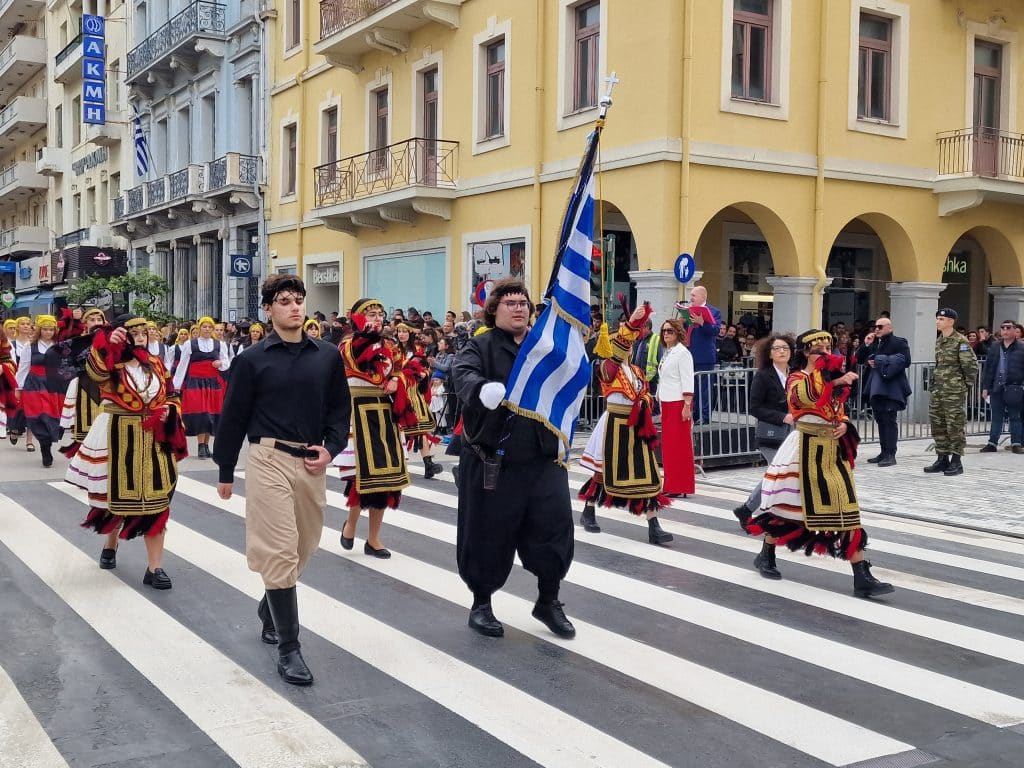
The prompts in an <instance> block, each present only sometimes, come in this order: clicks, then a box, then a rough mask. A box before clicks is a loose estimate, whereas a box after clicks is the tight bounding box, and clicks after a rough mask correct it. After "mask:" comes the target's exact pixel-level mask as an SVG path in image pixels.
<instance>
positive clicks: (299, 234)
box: [295, 24, 341, 280]
mask: <svg viewBox="0 0 1024 768" xmlns="http://www.w3.org/2000/svg"><path fill="white" fill-rule="evenodd" d="M311 26H312V25H311V24H304V25H303V29H302V35H303V40H302V71H301V72H299V74H298V75H296V76H295V83H296V85H297V86H298V88H299V128H298V129H297V132H298V131H299V130H301V131H305V129H306V125H305V120H306V118H307V113H306V96H307V94H306V73H307V72H309V64H310V59H309V53H310V46H311V44H312V43H311V39H310V38H311V35H310V33H309V30H310V27H311ZM338 119H339V121H340V119H341V114H340V113H339V115H338ZM338 130H341V125H340V123H339V126H338ZM296 144H297V146H298V152H297V154H298V157H296V158H295V205H296V207H297V208H298V211H299V215H298V216H297V217H296V223H295V228H296V232H295V234H296V238H295V271H296V272H297V273H298V276H299V279H301V280H305V277H304V275H305V274H306V270H305V258H304V257H305V252H304V249H305V243H304V242H303V238H304V235H305V229H303V227H302V223H303V221H305V218H306V181H305V179H306V172H305V169H306V153H305V152H303V151H302V150H303V144H304V142H303V141H302V133H298V135H297V136H296Z"/></svg>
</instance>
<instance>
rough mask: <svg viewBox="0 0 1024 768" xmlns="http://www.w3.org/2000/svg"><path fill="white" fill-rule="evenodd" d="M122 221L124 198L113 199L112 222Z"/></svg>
mask: <svg viewBox="0 0 1024 768" xmlns="http://www.w3.org/2000/svg"><path fill="white" fill-rule="evenodd" d="M122 219H124V198H123V197H115V198H114V221H121V220H122Z"/></svg>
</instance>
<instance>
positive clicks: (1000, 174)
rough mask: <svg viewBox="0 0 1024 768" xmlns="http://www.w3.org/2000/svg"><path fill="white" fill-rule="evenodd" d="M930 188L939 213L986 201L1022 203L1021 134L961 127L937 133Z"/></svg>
mask: <svg viewBox="0 0 1024 768" xmlns="http://www.w3.org/2000/svg"><path fill="white" fill-rule="evenodd" d="M937 148H938V155H939V160H938V175H937V176H936V179H935V183H934V185H933V191H934V192H935V194H937V195H938V197H939V215H941V216H949V215H951V214H953V213H956V212H957V211H962V210H965V209H968V208H975V207H977V206H978V205H981V204H982V203H983V202H984V201H986V200H996V201H1002V202H1011V203H1017V204H1019V205H1024V134H1019V133H1011V132H1009V131H1001V130H998V129H995V128H964V129H962V130H956V131H945V132H943V133H940V134H939V135H938V139H937Z"/></svg>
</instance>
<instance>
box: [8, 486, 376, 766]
mask: <svg viewBox="0 0 1024 768" xmlns="http://www.w3.org/2000/svg"><path fill="white" fill-rule="evenodd" d="M51 485H52V486H54V487H57V488H60V489H61V490H65V491H66V492H68V494H69V495H71V496H73V497H75V498H76V499H78V500H79V501H80V502H82V503H83V504H85V503H87V502H86V497H85V493H84V492H79V491H78V489H75V488H72V487H71V486H68V485H64V484H62V483H51ZM0 505H2V506H3V509H4V513H3V514H2V515H0V533H2V534H3V536H2V538H3V541H4V543H5V544H6V546H7V548H8V549H10V550H11V552H12V553H13V554H14V555H15V556H16V557H17V558H18V559H19V560H21V561H22V562H23V563H24V564H25V565H26V566H27V567H28V568H29V569H30V570H31V571H32V572H33V573H35V574H36V575H37V576H38V577H39V578H40V579H41V580H42V581H43V582H44V583H45V584H46V585H47V586H48V587H49V588H50V589H52V590H53V591H54V593H56V594H57V596H58V597H60V598H61V600H63V601H64V602H65V603H67V605H68V606H69V607H70V608H71V609H72V610H73V611H74V612H75V613H77V614H78V615H79V616H81V617H82V619H84V620H85V621H86V622H87V623H88V624H89V625H90V626H91V627H92V629H93V630H94V631H95V632H97V633H98V634H99V635H100V636H101V637H102V638H103V639H104V640H105V641H106V642H107V644H108V645H110V647H111V648H112V649H113V650H114V651H116V652H117V653H118V654H120V655H121V656H122V657H123V658H124V659H125V660H126V661H127V662H128V663H130V664H131V665H132V666H134V667H135V668H136V669H138V670H139V672H140V673H141V674H143V675H144V676H145V677H146V678H147V679H148V680H149V681H150V682H151V683H152V684H153V685H154V686H156V688H157V689H159V690H160V692H161V693H162V694H163V695H164V696H166V697H167V699H168V700H170V701H171V702H172V703H173V704H174V705H175V706H176V707H177V708H178V709H179V710H180V711H181V712H182V713H184V714H185V716H187V717H188V718H189V719H190V720H192V722H194V723H195V724H196V726H197V727H198V728H200V729H201V730H202V731H203V732H204V733H206V734H207V735H208V736H209V737H210V738H211V739H212V740H213V741H214V742H216V743H217V745H218V746H219V747H220V748H221V749H222V750H223V751H224V753H225V754H227V755H228V756H229V757H230V758H231V759H232V760H234V761H235V762H236V763H238V765H239V766H240V767H241V768H265V766H268V765H288V766H294V767H295V768H304V767H305V766H309V767H310V768H312V767H313V766H317V767H319V766H324V765H332V766H339V767H340V766H365V765H366V762H365V761H364V760H363V759H362V758H361V757H360V756H359V755H358V754H357V753H356V752H355V751H354V750H353V749H352V748H351V747H349V746H348V745H347V744H345V743H344V742H343V741H341V740H340V739H339V738H337V737H336V736H335V735H334V734H332V733H331V732H330V731H328V730H327V729H326V728H324V726H323V725H321V724H320V723H319V722H317V721H316V720H315V719H313V718H312V717H310V716H309V715H307V714H306V713H304V712H302V711H301V710H300V709H298V707H296V706H294V705H293V704H291V703H289V702H288V701H286V700H285V699H284V698H283V697H281V696H280V695H279V694H278V693H276V692H275V691H273V690H272V689H270V688H269V687H267V686H266V685H265V684H264V683H262V682H260V681H259V680H257V679H256V678H255V677H253V676H252V675H251V674H249V673H248V672H247V671H246V670H244V669H243V668H242V667H240V666H238V665H237V664H235V663H234V662H232V661H231V660H230V659H229V658H228V657H226V656H224V655H223V654H222V653H220V652H219V651H218V650H217V649H216V648H214V647H213V646H212V645H210V644H209V643H207V642H205V641H204V640H203V639H202V638H200V637H199V636H198V635H196V634H195V633H194V632H192V631H191V630H189V629H188V628H186V627H184V626H183V625H182V624H180V623H179V622H178V621H176V620H175V619H173V618H172V617H170V616H168V615H167V614H166V613H165V612H164V611H162V610H161V609H160V608H159V607H158V606H157V605H155V604H154V603H152V602H150V601H149V600H147V599H146V598H145V597H143V596H142V595H140V594H138V593H137V592H136V591H135V590H133V589H132V588H131V587H129V586H128V585H127V584H125V583H124V582H123V581H121V580H120V579H119V578H118V577H117V576H116V575H114V574H113V573H112V572H111V571H103V570H100V569H98V568H97V567H96V561H95V560H94V559H93V558H91V557H88V556H87V555H85V554H84V553H83V552H82V551H81V550H79V549H78V548H77V547H75V545H73V544H71V543H70V542H69V541H67V540H66V539H65V538H63V537H62V536H60V535H59V534H57V533H56V532H55V531H53V530H52V529H51V528H49V527H48V526H46V525H45V524H44V523H42V522H41V521H39V520H38V519H37V518H36V517H34V516H33V515H32V514H31V513H30V512H29V511H28V510H26V509H25V508H24V507H22V506H21V505H19V504H17V503H16V502H14V501H13V500H12V499H9V498H7V497H6V496H0ZM260 593H262V590H260ZM197 669H201V670H202V674H201V675H199V674H196V670H197Z"/></svg>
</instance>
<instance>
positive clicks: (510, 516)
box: [452, 278, 576, 638]
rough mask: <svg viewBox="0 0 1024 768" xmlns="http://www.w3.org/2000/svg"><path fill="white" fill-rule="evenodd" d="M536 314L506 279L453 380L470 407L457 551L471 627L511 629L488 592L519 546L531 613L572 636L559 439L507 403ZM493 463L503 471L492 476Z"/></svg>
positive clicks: (516, 283) (518, 284)
mask: <svg viewBox="0 0 1024 768" xmlns="http://www.w3.org/2000/svg"><path fill="white" fill-rule="evenodd" d="M532 316H533V305H532V304H531V303H530V296H529V294H528V293H527V291H526V286H525V285H524V284H523V282H522V281H520V280H516V279H513V278H506V279H503V280H499V281H498V282H496V283H495V284H494V288H493V289H492V291H491V295H490V296H489V297H488V299H487V303H486V306H485V308H484V323H485V324H486V325H487V326H488V328H490V330H489V331H487V332H486V333H482V334H480V335H479V336H476V337H474V338H473V339H471V340H470V341H469V343H468V344H467V345H466V347H465V349H463V350H462V351H461V352H460V353H459V354H458V355H457V356H456V358H455V366H454V368H453V370H452V378H453V380H454V384H455V391H456V392H457V393H458V396H459V400H460V401H461V403H462V407H463V411H462V419H463V433H462V437H463V449H462V454H461V456H460V459H459V467H460V477H459V520H458V536H457V541H456V556H457V558H458V563H459V575H460V576H461V577H462V580H463V581H464V582H466V585H467V586H468V587H469V588H470V590H472V592H473V607H472V608H471V609H470V613H469V626H470V627H471V628H472V629H473V630H475V631H476V632H479V633H480V634H482V635H487V636H489V637H501V636H502V635H503V634H504V632H505V630H504V628H503V627H502V624H501V622H500V621H498V620H497V619H496V618H495V617H494V613H493V611H492V610H491V595H492V594H493V593H494V592H496V591H498V590H499V589H501V587H502V586H503V585H504V584H505V580H506V579H507V578H508V575H509V573H510V572H511V570H512V563H513V559H514V558H515V555H516V552H518V553H519V557H520V559H521V560H522V562H523V567H524V568H525V569H526V570H528V571H530V572H531V573H533V574H534V575H535V576H536V577H537V590H538V599H537V604H536V605H535V606H534V609H533V615H534V617H536V618H537V619H539V620H540V621H542V622H543V623H544V624H546V625H547V627H548V628H549V629H550V630H551V631H552V632H554V633H555V634H556V635H559V636H561V637H567V638H568V637H574V636H575V635H576V629H575V627H573V625H572V623H571V622H570V621H569V619H567V618H566V616H565V612H564V611H563V610H562V603H560V602H559V600H558V589H559V586H560V585H561V582H562V579H563V578H565V574H566V573H567V572H568V570H569V565H570V563H572V555H573V524H572V502H571V500H570V498H569V479H568V474H567V473H566V469H565V467H564V466H563V465H561V464H559V463H558V459H559V456H560V452H561V443H560V441H559V439H558V438H557V437H556V436H555V434H554V433H553V432H551V431H550V430H548V429H547V428H546V427H544V426H543V425H542V424H540V423H539V422H537V421H534V420H532V419H528V418H526V417H523V416H517V415H515V414H514V413H513V412H512V411H510V410H509V409H507V408H505V407H504V406H502V405H501V400H502V398H503V397H504V394H505V386H506V383H507V382H508V378H509V375H511V373H512V366H513V364H514V363H515V360H516V355H517V354H518V352H519V345H520V344H522V342H523V340H524V339H525V338H526V334H527V332H528V331H529V327H530V318H531V317H532ZM496 459H497V460H498V469H497V472H496V474H497V477H496V478H494V477H490V478H489V477H488V475H489V474H493V472H491V470H493V469H494V467H493V462H494V461H495V460H496ZM488 464H490V465H491V466H489V467H488V466H487V465H488Z"/></svg>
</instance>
